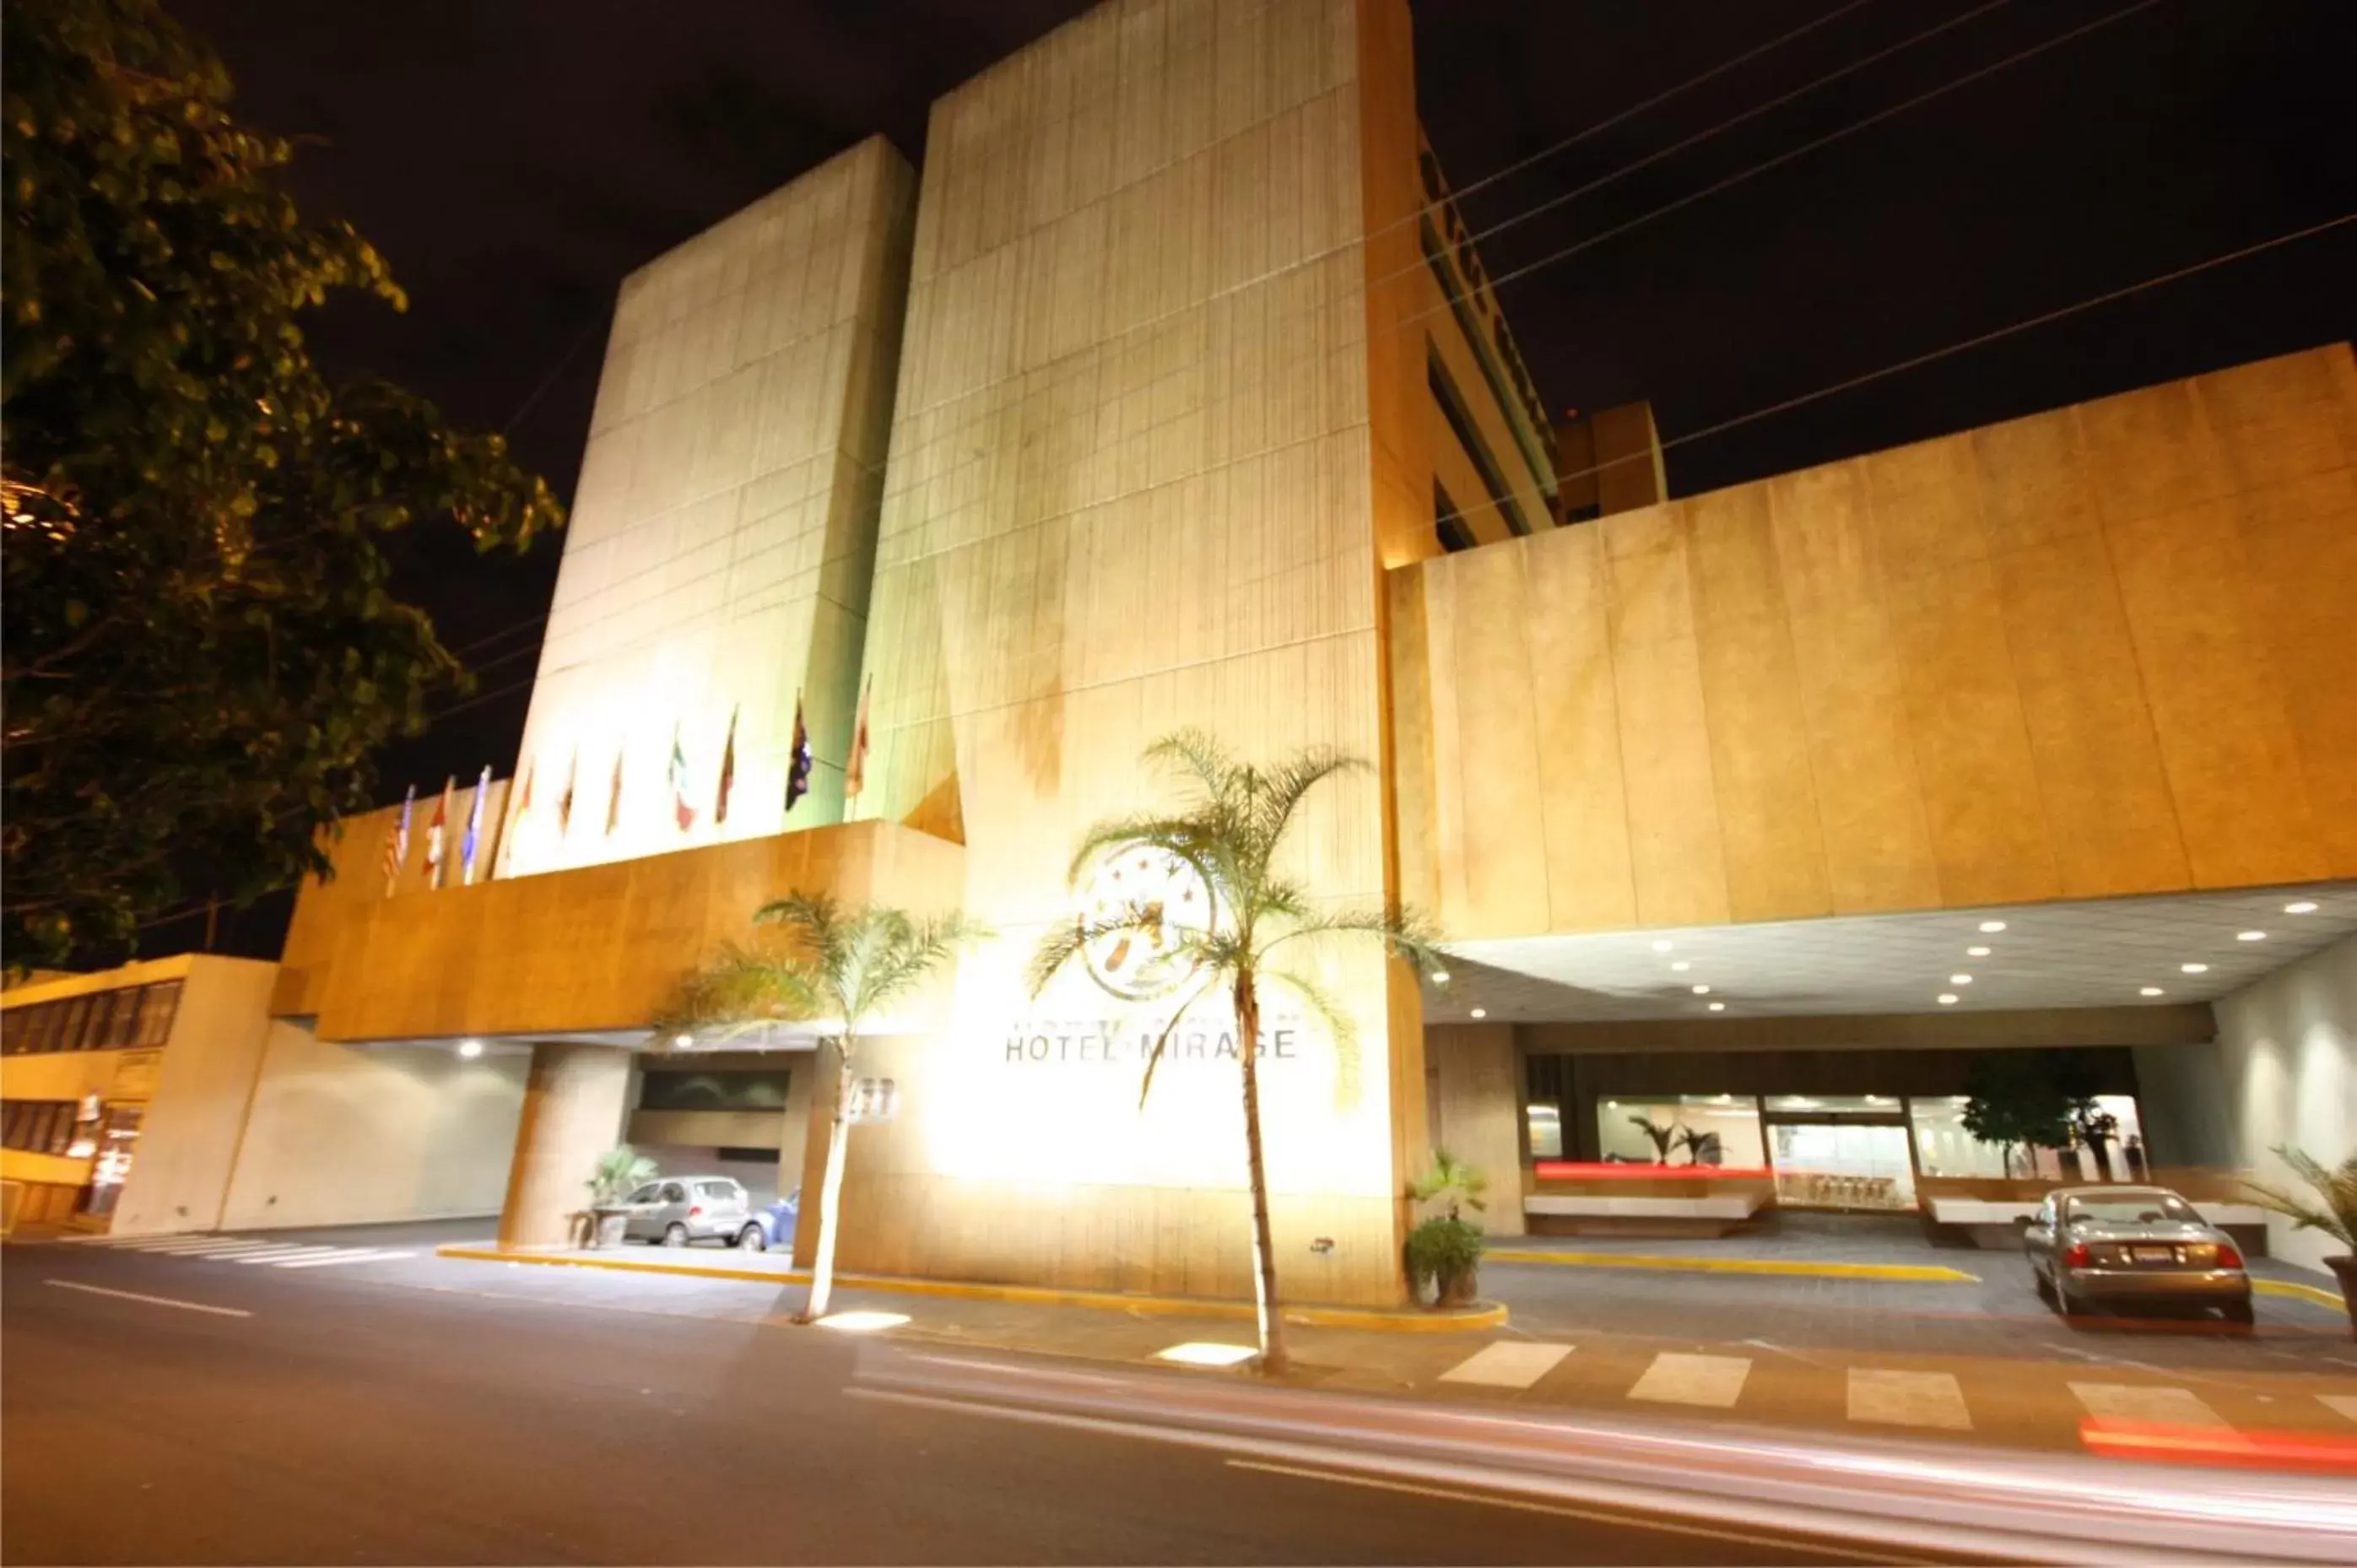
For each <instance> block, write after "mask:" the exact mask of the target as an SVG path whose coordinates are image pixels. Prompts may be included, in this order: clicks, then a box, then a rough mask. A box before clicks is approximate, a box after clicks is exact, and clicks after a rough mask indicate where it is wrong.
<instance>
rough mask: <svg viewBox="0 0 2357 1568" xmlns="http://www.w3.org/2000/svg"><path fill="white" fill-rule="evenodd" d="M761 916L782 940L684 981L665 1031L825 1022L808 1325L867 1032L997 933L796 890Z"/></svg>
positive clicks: (829, 1245)
mask: <svg viewBox="0 0 2357 1568" xmlns="http://www.w3.org/2000/svg"><path fill="white" fill-rule="evenodd" d="M753 919H754V921H755V923H756V924H762V925H774V926H776V927H778V928H779V929H780V932H781V934H782V936H783V938H784V942H783V945H782V946H781V947H779V948H772V949H760V948H752V947H743V946H731V947H729V948H726V949H724V950H722V952H721V954H720V956H719V957H718V958H716V960H714V961H713V962H711V963H710V964H707V965H706V966H705V968H704V969H702V970H700V971H698V972H695V973H694V974H692V975H690V976H689V977H688V978H687V980H686V981H685V982H684V983H683V984H682V986H681V988H680V991H679V996H678V1000H677V1002H676V1003H675V1004H674V1005H673V1008H672V1010H671V1012H670V1015H668V1016H667V1017H666V1018H664V1019H663V1020H662V1027H663V1028H664V1029H666V1030H676V1031H680V1032H683V1033H688V1034H695V1033H708V1034H710V1035H713V1036H716V1037H717V1038H723V1039H726V1038H730V1037H735V1036H743V1035H745V1034H747V1033H749V1032H752V1031H755V1030H759V1029H765V1028H768V1027H771V1026H775V1025H776V1024H778V1023H780V1022H783V1021H789V1020H795V1019H803V1020H810V1019H813V1018H814V1019H815V1021H816V1022H817V1023H818V1026H819V1027H820V1029H821V1031H822V1033H821V1038H820V1045H821V1048H822V1049H825V1050H831V1051H833V1052H834V1067H835V1095H834V1118H833V1120H832V1122H831V1123H830V1124H829V1127H828V1131H827V1143H826V1170H825V1174H824V1175H823V1176H822V1177H821V1178H820V1187H819V1193H820V1197H819V1211H818V1240H817V1243H816V1248H815V1251H814V1253H813V1258H812V1267H811V1290H810V1300H809V1301H808V1303H807V1304H805V1305H804V1306H803V1308H802V1313H801V1315H800V1316H799V1317H798V1318H797V1321H799V1322H802V1323H810V1322H814V1321H816V1320H817V1319H819V1318H821V1317H823V1316H826V1307H827V1302H828V1300H829V1299H830V1298H831V1297H832V1295H833V1294H834V1249H835V1237H836V1235H837V1233H838V1230H839V1224H840V1220H839V1217H838V1213H837V1210H838V1209H839V1208H840V1203H839V1199H840V1198H841V1197H842V1194H843V1167H844V1161H845V1152H846V1150H847V1148H848V1146H849V1142H850V1132H851V1122H850V1114H851V1101H852V1088H853V1085H854V1084H855V1083H856V1081H857V1077H858V1060H859V1039H860V1036H861V1034H862V1032H863V1031H864V1030H866V1029H867V1028H868V1027H869V1026H872V1025H873V1024H874V1023H875V1022H876V1021H877V1018H878V1017H880V1016H881V1015H883V1014H884V1013H885V1011H886V1010H887V1009H888V1008H890V1007H892V1006H893V1005H895V1004H899V1003H900V1002H903V1001H905V1000H907V999H908V998H909V996H910V995H912V994H913V993H916V992H917V991H918V990H919V989H920V988H921V987H922V986H923V985H924V984H925V983H926V982H927V981H929V980H930V979H931V978H932V977H933V975H934V974H935V973H936V972H939V971H940V969H941V967H942V965H943V964H945V963H947V962H948V961H950V960H951V959H952V958H953V957H955V956H956V954H957V951H958V950H959V949H960V948H962V947H963V946H965V945H966V944H967V943H969V942H972V941H975V940H980V939H981V938H982V937H983V936H985V934H986V933H985V931H984V930H983V929H982V928H981V927H979V926H977V925H975V924H974V922H972V921H970V920H968V919H967V918H965V917H964V916H963V915H931V916H914V915H909V914H906V913H904V912H903V911H901V910H899V909H892V908H882V907H880V906H874V905H869V906H863V907H859V908H845V906H843V905H841V904H839V903H837V902H836V901H835V900H834V898H832V897H828V896H827V895H825V894H823V893H815V894H814V893H797V894H794V895H792V896H791V897H786V898H780V899H779V900H778V901H777V902H775V903H773V904H765V905H763V906H762V907H761V908H759V910H757V911H755V912H754V915H753Z"/></svg>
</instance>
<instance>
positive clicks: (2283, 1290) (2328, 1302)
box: [2251, 1280, 2349, 1307]
mask: <svg viewBox="0 0 2357 1568" xmlns="http://www.w3.org/2000/svg"><path fill="white" fill-rule="evenodd" d="M2251 1288H2252V1289H2253V1290H2255V1291H2257V1292H2258V1293H2259V1294H2261V1295H2287V1296H2290V1297H2292V1298H2293V1299H2294V1300H2296V1301H2312V1302H2314V1303H2315V1304H2316V1305H2319V1306H2330V1307H2346V1306H2347V1305H2349V1304H2348V1303H2347V1302H2345V1301H2342V1300H2341V1298H2340V1297H2339V1296H2337V1295H2335V1294H2332V1293H2331V1292H2330V1291H2329V1290H2326V1289H2325V1288H2324V1287H2323V1286H2322V1285H2304V1284H2301V1283H2298V1282H2297V1281H2294V1280H2253V1281H2252V1282H2251Z"/></svg>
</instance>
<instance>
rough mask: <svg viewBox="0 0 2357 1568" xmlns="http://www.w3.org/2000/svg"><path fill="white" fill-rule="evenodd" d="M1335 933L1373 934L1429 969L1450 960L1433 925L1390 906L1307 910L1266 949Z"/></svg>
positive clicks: (1436, 967) (1335, 934) (1367, 935)
mask: <svg viewBox="0 0 2357 1568" xmlns="http://www.w3.org/2000/svg"><path fill="white" fill-rule="evenodd" d="M1331 936H1361V937H1373V938H1375V939H1376V940H1379V941H1381V942H1382V943H1383V945H1384V947H1386V948H1387V949H1389V950H1391V952H1392V953H1393V954H1394V956H1395V957H1399V958H1405V959H1410V960H1413V961H1415V964H1416V967H1417V968H1419V969H1421V970H1424V971H1426V972H1430V971H1432V970H1435V969H1440V968H1445V967H1446V965H1447V962H1448V953H1447V952H1445V951H1444V950H1442V949H1441V947H1440V945H1439V943H1438V941H1437V940H1436V938H1435V936H1434V934H1433V932H1432V929H1431V928H1430V927H1429V926H1428V925H1426V923H1425V921H1424V920H1423V918H1421V917H1419V916H1417V915H1415V914H1414V913H1411V912H1409V911H1405V910H1403V911H1401V912H1400V913H1397V914H1394V913H1392V912H1391V911H1390V910H1387V909H1330V910H1322V911H1318V912H1316V913H1309V914H1304V915H1301V916H1299V917H1297V918H1296V919H1295V920H1294V921H1293V924H1292V927H1291V929H1288V930H1286V932H1285V934H1284V935H1282V936H1280V937H1278V938H1276V939H1275V940H1274V941H1271V942H1270V943H1268V945H1267V948H1265V949H1263V950H1264V951H1266V950H1269V949H1274V948H1278V947H1282V946H1284V945H1285V944H1286V943H1287V942H1290V941H1295V940H1301V939H1304V938H1317V937H1331Z"/></svg>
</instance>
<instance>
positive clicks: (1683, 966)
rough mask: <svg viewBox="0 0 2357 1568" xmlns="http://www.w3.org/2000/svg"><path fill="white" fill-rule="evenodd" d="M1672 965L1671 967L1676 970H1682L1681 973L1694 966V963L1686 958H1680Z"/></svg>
mask: <svg viewBox="0 0 2357 1568" xmlns="http://www.w3.org/2000/svg"><path fill="white" fill-rule="evenodd" d="M1670 967H1671V968H1672V969H1674V970H1676V971H1677V972H1680V973H1681V974H1683V973H1684V972H1686V971H1687V970H1690V969H1692V968H1693V967H1694V965H1692V964H1690V963H1688V962H1687V961H1685V960H1684V959H1680V960H1678V961H1677V962H1675V963H1674V964H1672V965H1670Z"/></svg>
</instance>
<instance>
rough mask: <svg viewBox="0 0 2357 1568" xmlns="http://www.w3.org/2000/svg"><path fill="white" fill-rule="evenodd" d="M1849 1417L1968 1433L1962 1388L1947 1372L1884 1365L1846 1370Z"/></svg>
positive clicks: (1969, 1420) (1970, 1425)
mask: <svg viewBox="0 0 2357 1568" xmlns="http://www.w3.org/2000/svg"><path fill="white" fill-rule="evenodd" d="M1849 1418H1850V1419H1851V1420H1852V1421H1879V1422H1887V1423H1889V1424H1890V1425H1893V1426H1942V1427H1946V1428H1947V1429H1948V1430H1949V1431H1951V1432H1970V1431H1971V1430H1972V1429H1973V1416H1972V1412H1970V1411H1968V1410H1966V1409H1965V1408H1964V1390H1963V1389H1961V1388H1959V1387H1957V1386H1956V1380H1955V1378H1954V1377H1953V1375H1952V1374H1950V1373H1947V1372H1900V1371H1894V1370H1891V1369H1889V1368H1884V1367H1852V1368H1851V1369H1849Z"/></svg>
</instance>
